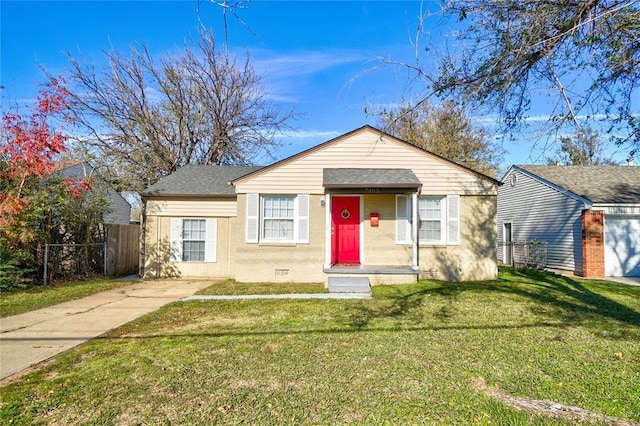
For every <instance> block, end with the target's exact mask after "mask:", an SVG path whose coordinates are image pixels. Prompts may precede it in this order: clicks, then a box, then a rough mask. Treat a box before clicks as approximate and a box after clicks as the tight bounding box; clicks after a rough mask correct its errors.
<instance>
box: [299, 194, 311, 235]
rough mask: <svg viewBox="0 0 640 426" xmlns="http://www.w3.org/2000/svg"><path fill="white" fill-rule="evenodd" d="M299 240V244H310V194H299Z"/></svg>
mask: <svg viewBox="0 0 640 426" xmlns="http://www.w3.org/2000/svg"><path fill="white" fill-rule="evenodd" d="M296 202H297V203H298V217H297V219H298V239H297V242H299V243H308V242H309V194H298V196H297V197H296Z"/></svg>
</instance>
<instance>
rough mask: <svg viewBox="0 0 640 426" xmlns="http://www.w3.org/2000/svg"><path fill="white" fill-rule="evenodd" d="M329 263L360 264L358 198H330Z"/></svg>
mask: <svg viewBox="0 0 640 426" xmlns="http://www.w3.org/2000/svg"><path fill="white" fill-rule="evenodd" d="M331 263H332V264H336V263H351V264H354V263H355V264H359V263H360V198H359V197H332V198H331Z"/></svg>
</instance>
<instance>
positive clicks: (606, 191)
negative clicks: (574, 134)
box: [498, 166, 640, 277]
mask: <svg viewBox="0 0 640 426" xmlns="http://www.w3.org/2000/svg"><path fill="white" fill-rule="evenodd" d="M503 181H504V184H503V185H502V186H501V187H500V188H499V189H498V241H501V242H502V244H501V245H500V247H499V249H498V257H499V259H500V260H501V261H502V262H503V263H508V264H509V263H511V260H512V259H510V255H511V253H510V251H509V250H507V249H506V247H508V244H509V243H511V242H514V241H515V242H526V241H539V242H541V243H547V244H548V246H547V267H548V268H552V269H561V270H567V271H571V272H574V273H576V274H578V275H582V276H588V277H604V276H631V277H634V276H640V167H634V166H512V167H511V168H510V169H509V170H508V171H507V173H506V175H505V177H504V179H503Z"/></svg>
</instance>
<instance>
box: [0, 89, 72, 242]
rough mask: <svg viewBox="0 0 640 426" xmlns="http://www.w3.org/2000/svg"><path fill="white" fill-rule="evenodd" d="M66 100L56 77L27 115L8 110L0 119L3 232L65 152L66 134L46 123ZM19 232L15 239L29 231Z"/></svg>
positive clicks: (15, 221)
mask: <svg viewBox="0 0 640 426" xmlns="http://www.w3.org/2000/svg"><path fill="white" fill-rule="evenodd" d="M66 99H67V92H66V89H65V88H64V86H62V85H61V84H60V82H59V80H55V79H53V80H51V82H50V83H49V84H48V85H47V86H46V87H45V88H44V89H43V90H42V91H41V92H40V95H39V96H38V98H37V105H36V107H35V109H34V111H33V113H32V114H31V116H30V117H29V118H23V117H22V116H20V115H17V114H10V113H7V114H4V116H3V118H2V137H1V138H0V162H1V163H2V165H1V167H0V190H1V191H0V229H2V231H3V234H6V233H7V231H8V228H12V227H15V226H16V225H19V222H20V221H21V220H22V219H24V217H23V216H24V215H23V213H25V211H26V209H27V208H28V207H29V200H30V197H32V196H33V192H34V191H38V189H39V182H40V180H41V179H42V178H43V177H45V176H47V175H49V174H50V173H51V172H52V171H53V169H54V167H55V165H56V160H57V159H58V157H59V156H60V154H62V153H63V152H64V151H66V147H65V142H66V140H67V137H66V136H65V135H64V134H62V133H61V132H60V131H59V130H56V129H54V128H52V126H51V124H50V123H51V121H52V120H54V119H55V118H57V117H59V116H60V115H61V114H62V113H63V112H64V111H65V110H66V109H67V100H66ZM14 231H15V229H14ZM20 233H21V238H19V240H22V241H23V242H25V241H24V240H25V238H26V239H28V238H29V234H30V232H29V231H28V230H27V229H23V230H22V231H21V232H20ZM5 236H6V235H5Z"/></svg>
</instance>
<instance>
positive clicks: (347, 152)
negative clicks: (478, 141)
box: [236, 129, 496, 195]
mask: <svg viewBox="0 0 640 426" xmlns="http://www.w3.org/2000/svg"><path fill="white" fill-rule="evenodd" d="M340 167H344V168H404V169H411V170H413V172H414V173H415V175H416V176H417V177H418V179H420V181H421V182H422V183H423V187H422V194H424V195H428V194H432V195H436V194H461V195H475V194H495V193H496V187H495V185H494V184H493V183H491V182H489V181H487V180H485V179H482V178H480V177H478V176H476V175H474V174H473V173H471V172H469V171H468V170H465V169H463V168H462V167H457V166H455V165H452V164H451V163H448V162H447V161H444V160H442V159H440V158H438V157H436V156H433V155H430V154H428V153H425V152H424V151H421V150H419V149H417V148H414V147H411V146H410V145H407V144H404V143H401V142H398V141H396V140H394V139H392V138H381V137H380V133H378V132H374V131H372V130H370V129H365V130H363V131H360V132H356V133H353V134H350V135H349V136H348V137H345V138H342V139H337V140H336V141H334V142H333V143H329V144H326V145H324V146H321V147H319V148H318V149H316V150H312V151H310V152H308V153H306V154H304V155H301V156H299V157H296V158H293V159H291V160H288V161H285V162H283V163H282V164H279V165H278V166H276V167H273V168H271V169H270V170H268V171H265V172H262V173H258V174H256V175H255V176H253V177H249V178H246V179H240V180H239V181H238V183H237V185H236V192H237V193H271V194H275V193H278V194H298V193H305V194H322V193H324V188H323V186H322V173H323V169H324V168H340Z"/></svg>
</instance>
